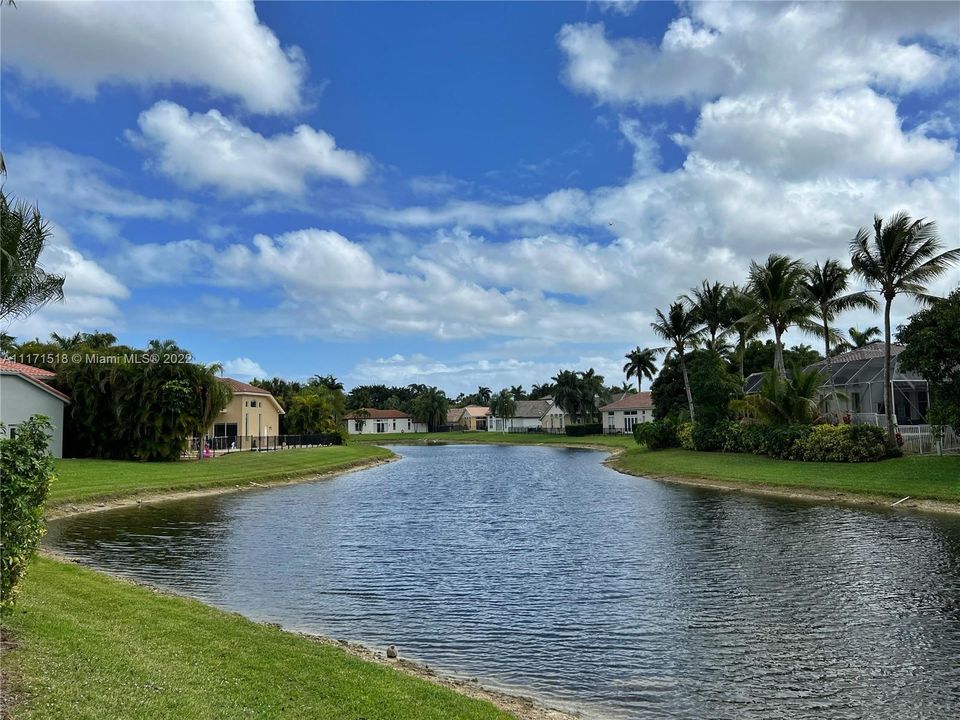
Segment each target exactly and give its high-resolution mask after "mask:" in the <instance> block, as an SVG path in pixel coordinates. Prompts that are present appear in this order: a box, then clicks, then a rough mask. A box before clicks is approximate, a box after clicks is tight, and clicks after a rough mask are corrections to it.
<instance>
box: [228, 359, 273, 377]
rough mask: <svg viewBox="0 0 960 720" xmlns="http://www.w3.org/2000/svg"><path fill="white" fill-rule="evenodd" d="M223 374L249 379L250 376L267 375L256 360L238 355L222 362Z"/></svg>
mask: <svg viewBox="0 0 960 720" xmlns="http://www.w3.org/2000/svg"><path fill="white" fill-rule="evenodd" d="M223 374H224V375H225V376H227V377H232V378H239V379H241V380H250V379H251V378H265V377H268V375H267V371H266V370H264V369H263V367H262V366H261V365H260V363H258V362H257V361H256V360H251V359H250V358H248V357H238V358H234V359H233V360H227V361H226V362H224V363H223Z"/></svg>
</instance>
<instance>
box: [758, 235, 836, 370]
mask: <svg viewBox="0 0 960 720" xmlns="http://www.w3.org/2000/svg"><path fill="white" fill-rule="evenodd" d="M806 269H807V268H806V265H804V264H803V262H801V261H800V260H792V259H791V258H788V257H786V256H785V255H778V254H776V253H773V254H771V255H770V256H769V257H768V258H767V261H766V262H765V263H764V264H763V265H761V264H759V263H757V262H756V261H751V263H750V275H749V281H748V283H747V298H748V299H749V302H748V313H747V315H748V316H749V317H750V318H751V321H752V322H754V323H755V324H757V325H762V326H764V327H766V328H770V329H771V330H773V337H774V355H773V367H774V369H775V370H776V371H777V372H779V373H780V375H781V376H783V375H786V367H785V366H784V364H783V334H784V333H785V332H786V331H787V330H788V329H789V328H791V327H794V326H796V327H799V328H801V329H803V330H806V331H807V332H813V333H817V332H818V330H819V326H817V325H816V324H815V323H813V322H811V317H812V316H813V314H814V304H813V301H812V299H811V298H810V296H809V294H808V293H807V292H806V289H805V288H804V287H803V281H804V279H805V277H806Z"/></svg>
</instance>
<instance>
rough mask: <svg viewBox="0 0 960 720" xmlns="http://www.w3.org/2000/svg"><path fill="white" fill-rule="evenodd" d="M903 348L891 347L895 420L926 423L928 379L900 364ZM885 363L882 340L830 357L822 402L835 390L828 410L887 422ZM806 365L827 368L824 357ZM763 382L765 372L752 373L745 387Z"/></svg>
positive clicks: (750, 389) (753, 388)
mask: <svg viewBox="0 0 960 720" xmlns="http://www.w3.org/2000/svg"><path fill="white" fill-rule="evenodd" d="M904 349H905V346H903V345H891V347H890V353H891V355H892V356H893V383H892V384H893V408H894V415H895V417H896V423H897V424H898V425H926V424H927V407H928V406H929V404H930V401H929V396H928V394H927V381H926V380H924V379H923V378H922V377H920V376H919V375H917V374H915V373H909V372H906V371H904V370H903V369H901V368H900V367H899V365H898V363H897V355H899V354H900V353H901V352H903V351H904ZM883 363H884V360H883V343H882V342H874V343H870V344H868V345H864V346H863V347H859V348H854V349H853V350H850V351H848V352H845V353H840V354H839V355H835V356H834V357H832V358H830V375H829V377H825V380H824V384H823V386H822V387H821V388H820V397H821V404H823V399H824V398H827V397H828V396H830V395H831V394H832V393H833V392H836V398H835V399H834V398H829V399H828V400H826V402H827V409H828V410H829V411H836V409H837V406H838V405H839V410H840V413H841V414H842V415H850V419H851V420H852V421H853V422H861V423H871V424H876V425H883V424H884V423H885V422H886V419H885V418H886V409H885V406H884V392H883V375H884V372H883ZM806 369H807V370H810V369H818V370H821V371H826V362H825V361H823V360H821V361H820V362H817V363H814V364H813V365H809V366H808V367H807V368H806ZM762 382H763V373H753V374H752V375H750V376H748V377H747V379H746V381H745V385H744V391H745V392H746V393H747V394H748V395H750V394H753V393H756V392H759V390H760V385H761V383H762ZM835 403H836V404H835Z"/></svg>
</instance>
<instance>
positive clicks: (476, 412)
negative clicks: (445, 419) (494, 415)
mask: <svg viewBox="0 0 960 720" xmlns="http://www.w3.org/2000/svg"><path fill="white" fill-rule="evenodd" d="M463 412H465V413H466V414H467V415H469V416H470V417H475V418H482V417H486V416H487V414H488V413H489V412H490V408H488V407H484V406H483V405H467V406H466V407H465V408H463Z"/></svg>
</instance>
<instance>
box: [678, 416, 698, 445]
mask: <svg viewBox="0 0 960 720" xmlns="http://www.w3.org/2000/svg"><path fill="white" fill-rule="evenodd" d="M677 440H678V441H679V442H680V447H682V448H683V449H684V450H693V449H694V448H693V423H692V422H685V423H680V424H679V425H677Z"/></svg>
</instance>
